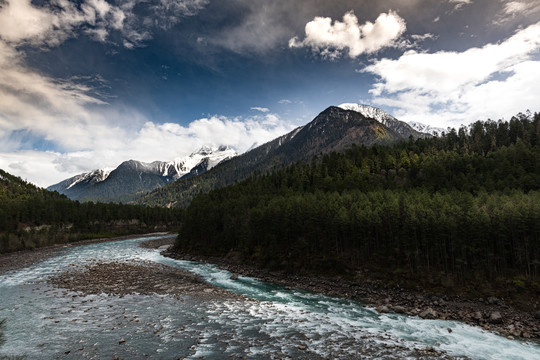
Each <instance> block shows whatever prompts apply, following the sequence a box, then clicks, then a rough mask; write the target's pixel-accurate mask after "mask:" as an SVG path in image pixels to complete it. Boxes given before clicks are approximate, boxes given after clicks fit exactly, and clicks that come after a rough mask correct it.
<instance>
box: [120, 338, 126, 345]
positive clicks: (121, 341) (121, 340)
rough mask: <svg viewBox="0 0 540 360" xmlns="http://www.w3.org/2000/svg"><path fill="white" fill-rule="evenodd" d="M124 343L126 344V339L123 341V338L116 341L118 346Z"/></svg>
mask: <svg viewBox="0 0 540 360" xmlns="http://www.w3.org/2000/svg"><path fill="white" fill-rule="evenodd" d="M125 342H126V339H124V338H121V339H120V340H119V341H118V343H119V344H123V343H125Z"/></svg>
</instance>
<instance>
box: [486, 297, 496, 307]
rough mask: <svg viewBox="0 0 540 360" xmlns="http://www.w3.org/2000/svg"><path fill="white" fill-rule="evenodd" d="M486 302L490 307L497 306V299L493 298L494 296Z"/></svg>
mask: <svg viewBox="0 0 540 360" xmlns="http://www.w3.org/2000/svg"><path fill="white" fill-rule="evenodd" d="M487 301H488V304H490V305H497V304H499V299H497V298H496V297H494V296H490V297H488V299H487Z"/></svg>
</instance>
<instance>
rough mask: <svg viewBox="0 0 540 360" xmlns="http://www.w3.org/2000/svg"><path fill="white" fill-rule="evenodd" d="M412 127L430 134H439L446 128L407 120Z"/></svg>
mask: <svg viewBox="0 0 540 360" xmlns="http://www.w3.org/2000/svg"><path fill="white" fill-rule="evenodd" d="M407 123H408V124H409V125H411V127H412V128H413V129H415V130H416V131H419V132H421V133H424V134H430V135H433V136H440V135H441V134H442V133H443V132H445V131H446V130H445V129H443V128H440V127H435V126H431V125H426V124H422V123H419V122H416V121H409V122H407Z"/></svg>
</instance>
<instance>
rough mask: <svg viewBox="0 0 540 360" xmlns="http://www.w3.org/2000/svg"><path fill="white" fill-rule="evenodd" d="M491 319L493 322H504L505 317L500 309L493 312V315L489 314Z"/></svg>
mask: <svg viewBox="0 0 540 360" xmlns="http://www.w3.org/2000/svg"><path fill="white" fill-rule="evenodd" d="M489 321H490V322H491V323H492V324H502V322H503V319H502V315H501V313H500V312H498V311H494V312H492V313H491V315H490V316H489Z"/></svg>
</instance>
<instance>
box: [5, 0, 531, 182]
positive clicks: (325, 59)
mask: <svg viewBox="0 0 540 360" xmlns="http://www.w3.org/2000/svg"><path fill="white" fill-rule="evenodd" d="M539 94H540V0H440V1H434V0H379V1H369V0H355V1H348V0H343V1H340V0H333V1H327V0H302V1H300V0H299V1H291V0H76V1H68V0H51V1H47V0H34V1H31V0H0V139H1V141H0V168H2V169H3V170H5V171H7V172H9V173H12V174H15V175H18V176H20V177H22V178H23V179H26V180H28V181H29V182H32V183H34V184H37V185H39V186H44V187H45V186H49V185H52V184H54V183H57V182H59V181H61V180H63V179H66V178H68V177H71V176H74V175H76V174H80V173H82V172H85V171H90V170H92V169H97V168H105V167H116V166H118V165H119V164H120V163H121V162H122V161H125V160H129V159H134V160H140V161H145V162H151V161H155V160H160V161H170V160H173V159H174V158H177V157H182V156H186V155H189V154H190V153H192V152H194V151H196V150H197V149H198V148H200V147H201V146H203V145H211V146H218V145H229V146H231V147H233V148H235V149H236V150H237V151H238V152H239V153H242V152H245V151H246V150H248V149H250V148H251V147H253V146H256V145H257V144H258V145H260V144H263V143H265V142H267V141H270V140H272V139H274V138H275V137H277V136H280V135H283V134H285V133H287V132H289V131H291V130H292V129H294V128H296V127H298V126H301V125H305V124H306V123H308V122H309V121H311V120H312V119H313V118H314V117H315V116H316V115H317V114H318V113H320V112H321V111H323V110H324V109H326V108H327V107H328V106H331V105H339V104H341V103H346V102H356V103H362V104H368V105H372V106H376V107H379V108H381V109H383V110H385V111H387V112H388V113H390V114H392V115H394V116H395V117H397V118H398V119H400V120H404V121H417V122H421V123H424V124H428V125H432V126H437V127H443V128H446V127H447V126H453V127H454V126H460V125H462V124H463V125H467V124H469V123H471V122H473V121H476V120H486V119H494V120H497V119H510V118H511V117H512V116H513V115H516V114H517V113H519V112H525V111H526V110H530V111H532V112H538V111H540V96H539Z"/></svg>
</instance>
